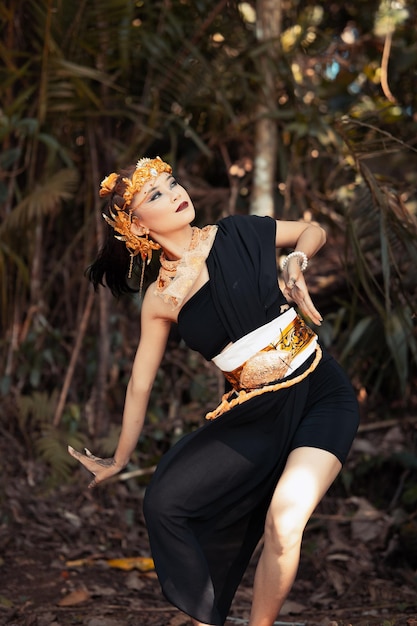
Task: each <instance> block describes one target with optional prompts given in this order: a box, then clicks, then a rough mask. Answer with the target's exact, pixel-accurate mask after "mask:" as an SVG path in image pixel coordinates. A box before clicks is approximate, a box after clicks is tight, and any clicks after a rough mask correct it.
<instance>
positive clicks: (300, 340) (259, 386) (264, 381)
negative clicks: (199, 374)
mask: <svg viewBox="0 0 417 626" xmlns="http://www.w3.org/2000/svg"><path fill="white" fill-rule="evenodd" d="M316 339H317V336H316V334H315V333H314V331H313V330H312V329H311V328H309V327H308V326H307V324H306V323H305V322H304V320H303V319H302V318H301V317H299V316H298V315H297V316H295V317H294V319H293V320H291V322H290V323H289V324H288V325H287V326H286V328H285V329H284V330H283V331H282V332H281V333H279V335H278V337H277V338H276V339H275V340H273V341H272V342H270V343H269V344H268V345H267V346H265V348H263V349H262V350H259V351H258V352H256V354H254V355H253V356H251V357H249V358H248V359H247V360H246V361H244V362H243V363H242V364H241V365H239V366H238V367H236V368H235V369H233V370H232V371H228V372H226V371H223V374H224V376H225V378H226V379H227V380H228V381H229V383H230V384H231V385H232V387H233V390H232V391H231V392H229V393H226V394H224V396H223V397H222V400H221V402H220V404H219V406H218V407H217V408H216V409H215V410H214V411H211V412H210V413H207V415H206V419H208V420H212V419H215V418H216V417H219V415H222V414H223V413H224V412H225V411H228V410H229V409H231V408H233V407H234V406H236V405H238V404H241V403H242V402H246V401H247V400H250V398H253V397H255V396H257V395H260V394H263V393H266V392H271V391H278V390H279V389H283V388H285V387H290V386H292V385H294V384H296V383H298V382H300V381H301V380H303V379H304V378H306V377H307V376H308V375H309V374H310V372H312V371H313V370H314V369H315V368H316V367H317V365H318V363H319V361H320V359H321V356H322V352H321V349H320V346H319V345H316V346H315V358H314V359H313V361H312V363H311V364H310V366H309V367H308V368H307V369H306V370H305V371H304V372H302V373H301V374H300V375H299V376H295V377H293V378H288V379H286V380H282V379H283V378H284V377H288V376H289V375H290V374H291V369H292V368H291V363H292V362H293V360H294V358H295V357H296V356H297V355H300V353H301V352H303V351H304V350H306V348H307V347H308V346H309V345H310V344H311V342H313V341H315V340H316ZM307 358H308V357H307ZM298 367H299V365H298V366H297V369H298Z"/></svg>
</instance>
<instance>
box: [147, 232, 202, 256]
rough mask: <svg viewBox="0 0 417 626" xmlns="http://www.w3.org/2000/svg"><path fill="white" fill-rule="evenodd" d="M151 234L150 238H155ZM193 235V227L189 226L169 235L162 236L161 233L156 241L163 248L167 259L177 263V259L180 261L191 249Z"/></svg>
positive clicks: (156, 237)
mask: <svg viewBox="0 0 417 626" xmlns="http://www.w3.org/2000/svg"><path fill="white" fill-rule="evenodd" d="M149 234H150V237H151V238H152V239H153V238H154V237H153V234H152V232H151V233H149ZM192 234H193V229H192V226H191V225H190V224H188V225H187V226H186V227H184V228H182V229H181V230H178V231H175V232H171V233H169V234H167V235H165V234H162V235H161V234H160V233H158V235H157V236H155V240H156V241H157V242H158V243H159V245H160V246H161V248H162V250H163V252H164V254H165V257H166V258H167V259H169V260H170V261H175V260H177V259H180V258H181V257H182V256H183V254H184V252H186V251H187V250H188V249H189V247H190V243H191V238H192Z"/></svg>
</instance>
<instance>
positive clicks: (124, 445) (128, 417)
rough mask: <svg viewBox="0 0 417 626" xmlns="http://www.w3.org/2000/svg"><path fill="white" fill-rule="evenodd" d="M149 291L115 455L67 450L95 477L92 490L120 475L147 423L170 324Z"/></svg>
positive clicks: (144, 304)
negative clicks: (108, 455) (153, 388)
mask: <svg viewBox="0 0 417 626" xmlns="http://www.w3.org/2000/svg"><path fill="white" fill-rule="evenodd" d="M152 291H153V290H152V289H148V291H147V293H146V295H145V298H144V301H143V305H142V312H141V336H140V341H139V345H138V349H137V351H136V356H135V359H134V362H133V367H132V373H131V376H130V380H129V383H128V386H127V390H126V398H125V406H124V410H123V421H122V430H121V433H120V437H119V442H118V445H117V448H116V452H115V453H114V456H113V457H112V458H110V459H102V458H100V457H96V456H94V455H93V454H91V452H89V451H88V450H86V452H85V454H82V453H80V452H78V451H77V450H74V449H73V448H71V447H69V448H68V451H69V453H70V454H71V456H73V457H74V458H76V459H77V460H78V461H79V462H80V463H81V464H82V465H84V467H85V468H86V469H88V471H90V472H91V473H92V474H93V475H94V479H93V481H92V482H91V483H90V485H89V487H94V486H95V485H97V484H98V483H101V482H103V481H104V480H107V479H108V478H110V477H111V476H114V475H115V474H117V473H118V472H120V471H121V470H122V469H123V468H124V467H125V466H126V465H127V463H128V462H129V458H130V456H131V454H132V452H133V451H134V449H135V447H136V444H137V441H138V439H139V436H140V433H141V431H142V428H143V424H144V421H145V415H146V410H147V406H148V401H149V396H150V393H151V390H152V385H153V382H154V380H155V376H156V373H157V371H158V368H159V365H160V363H161V360H162V357H163V354H164V351H165V347H166V343H167V339H168V335H169V330H170V326H171V322H169V321H168V320H167V319H164V318H162V317H161V316H160V312H159V311H158V309H159V308H160V307H159V302H161V300H160V298H158V300H156V299H155V298H156V296H155V295H154V294H153V293H152Z"/></svg>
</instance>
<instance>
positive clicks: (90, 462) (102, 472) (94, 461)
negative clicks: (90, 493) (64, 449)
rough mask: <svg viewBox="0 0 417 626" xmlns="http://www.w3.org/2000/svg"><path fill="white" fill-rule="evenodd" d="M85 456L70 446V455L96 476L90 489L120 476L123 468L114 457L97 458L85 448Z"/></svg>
mask: <svg viewBox="0 0 417 626" xmlns="http://www.w3.org/2000/svg"><path fill="white" fill-rule="evenodd" d="M84 450H85V454H82V453H81V452H78V450H74V448H72V447H71V446H68V452H69V453H70V455H71V456H72V457H73V458H74V459H77V461H79V462H80V463H81V465H83V466H84V467H85V468H86V469H87V470H88V471H89V472H91V473H92V474H93V476H94V478H93V480H92V481H91V482H90V484H89V485H88V487H89V489H91V488H92V487H95V486H96V485H98V484H99V483H101V482H103V481H104V480H107V479H108V478H111V477H112V476H115V475H116V474H118V473H119V472H120V471H121V470H122V469H123V467H120V466H119V465H117V463H116V461H115V460H114V458H113V457H111V458H108V459H102V458H100V457H98V456H95V455H94V454H92V453H91V452H90V450H88V449H87V448H84Z"/></svg>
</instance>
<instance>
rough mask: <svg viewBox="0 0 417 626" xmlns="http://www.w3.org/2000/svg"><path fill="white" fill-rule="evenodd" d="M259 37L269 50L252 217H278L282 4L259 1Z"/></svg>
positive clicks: (257, 138)
mask: <svg viewBox="0 0 417 626" xmlns="http://www.w3.org/2000/svg"><path fill="white" fill-rule="evenodd" d="M256 13H257V17H256V34H257V39H258V41H259V43H260V44H268V45H266V46H265V50H264V53H263V57H262V59H261V64H260V67H261V73H262V82H261V88H260V93H259V104H258V107H257V111H256V118H257V121H256V126H255V157H254V175H253V189H252V201H251V210H250V212H251V213H252V215H270V216H273V215H274V194H273V190H274V181H275V161H276V153H277V142H278V134H277V127H276V122H275V120H274V119H273V117H272V116H271V112H272V111H273V110H274V108H275V103H276V72H277V61H278V58H279V49H280V48H279V36H280V33H281V13H282V11H281V0H257V4H256Z"/></svg>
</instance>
